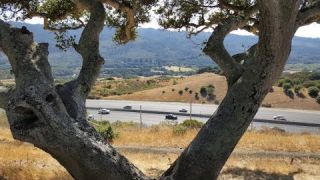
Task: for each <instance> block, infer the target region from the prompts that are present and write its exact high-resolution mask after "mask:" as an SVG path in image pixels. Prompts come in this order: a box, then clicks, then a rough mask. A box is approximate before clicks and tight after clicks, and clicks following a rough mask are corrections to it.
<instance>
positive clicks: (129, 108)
mask: <svg viewBox="0 0 320 180" xmlns="http://www.w3.org/2000/svg"><path fill="white" fill-rule="evenodd" d="M123 109H125V110H131V109H132V106H124V107H123Z"/></svg>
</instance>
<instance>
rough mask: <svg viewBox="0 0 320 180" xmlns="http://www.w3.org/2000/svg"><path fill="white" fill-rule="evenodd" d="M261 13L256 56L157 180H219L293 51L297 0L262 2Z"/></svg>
mask: <svg viewBox="0 0 320 180" xmlns="http://www.w3.org/2000/svg"><path fill="white" fill-rule="evenodd" d="M259 8H260V11H261V21H260V23H261V26H263V27H261V28H260V29H261V31H260V34H259V42H258V45H257V49H256V53H255V55H254V57H252V58H251V59H250V62H249V63H248V65H247V67H244V68H245V71H244V73H243V74H242V75H241V76H240V77H239V78H238V80H237V81H236V82H235V83H233V84H230V86H229V89H228V92H227V94H226V97H225V98H224V100H223V101H222V103H221V104H220V106H219V108H218V109H217V111H216V112H215V113H214V114H213V115H212V117H211V118H210V119H209V120H208V122H207V123H206V124H205V125H204V127H203V128H202V129H201V130H200V132H199V133H198V135H197V137H196V138H195V139H194V140H193V141H192V143H191V144H190V145H189V146H188V148H187V149H186V150H185V151H184V152H183V153H182V154H181V156H180V157H179V158H178V159H177V160H176V161H175V163H174V164H173V165H172V166H171V167H170V169H168V170H167V171H166V172H165V173H164V174H163V176H162V177H161V179H175V180H188V179H190V180H193V179H201V180H206V179H208V180H212V179H217V177H218V175H219V173H220V171H221V169H222V167H223V166H224V164H225V162H226V161H227V159H228V157H229V156H230V154H231V153H232V151H233V150H234V148H235V146H236V145H237V143H238V142H239V140H240V138H241V137H242V135H243V134H244V132H245V131H246V129H247V128H248V126H249V125H250V123H251V121H252V119H253V117H254V116H255V114H256V112H257V110H258V109H259V106H260V104H261V102H262V100H263V99H264V97H265V96H266V94H267V93H268V92H269V90H270V88H271V86H272V84H273V82H274V81H275V80H276V79H277V78H278V77H279V76H280V74H281V72H282V70H283V68H284V65H285V63H286V60H287V58H288V56H289V53H290V49H291V40H292V38H293V35H294V32H295V28H294V25H295V17H296V14H297V12H298V1H291V0H288V1H284V2H282V1H268V0H264V1H261V2H260V7H259ZM209 43H210V42H208V44H209Z"/></svg>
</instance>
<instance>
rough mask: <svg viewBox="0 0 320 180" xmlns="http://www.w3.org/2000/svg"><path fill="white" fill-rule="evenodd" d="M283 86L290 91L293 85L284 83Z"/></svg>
mask: <svg viewBox="0 0 320 180" xmlns="http://www.w3.org/2000/svg"><path fill="white" fill-rule="evenodd" d="M282 87H283V89H284V90H285V91H288V90H289V89H291V88H292V85H291V84H290V83H284V84H283V85H282Z"/></svg>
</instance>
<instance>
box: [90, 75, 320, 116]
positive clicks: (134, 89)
mask: <svg viewBox="0 0 320 180" xmlns="http://www.w3.org/2000/svg"><path fill="white" fill-rule="evenodd" d="M306 74H308V73H306ZM291 76H300V75H299V74H296V75H285V76H284V77H283V78H282V79H280V80H279V81H278V82H277V83H276V84H275V86H274V87H273V88H272V90H270V93H269V94H268V95H267V96H266V98H265V100H264V102H263V105H262V106H264V107H273V108H293V109H308V110H320V104H319V103H318V102H317V96H316V97H313V96H310V95H309V92H308V91H309V89H308V88H309V87H310V86H307V84H310V83H311V84H312V85H314V86H316V87H317V86H318V85H319V84H317V83H318V80H315V81H313V80H310V79H308V77H309V76H310V73H309V75H307V76H308V77H306V79H305V80H304V81H302V80H300V81H299V82H300V84H298V85H300V86H301V87H300V89H299V92H298V93H295V92H294V86H292V87H290V88H289V89H292V92H293V93H292V94H290V93H287V90H284V89H283V87H282V86H280V85H279V82H282V81H283V79H286V78H288V77H289V78H291V79H292V80H291V81H292V82H296V79H294V78H293V77H291ZM151 82H152V83H151ZM279 86H280V87H279ZM226 91H227V84H226V80H225V78H224V77H223V76H220V75H216V74H213V73H203V74H198V75H193V76H187V77H166V78H160V77H153V78H136V79H126V80H123V79H120V80H100V81H98V82H97V84H96V86H95V88H94V90H93V92H92V93H91V96H90V97H91V98H97V99H119V100H139V101H141V100H144V101H170V102H191V101H192V102H193V103H215V104H219V103H220V102H221V101H222V99H223V97H224V96H225V94H226Z"/></svg>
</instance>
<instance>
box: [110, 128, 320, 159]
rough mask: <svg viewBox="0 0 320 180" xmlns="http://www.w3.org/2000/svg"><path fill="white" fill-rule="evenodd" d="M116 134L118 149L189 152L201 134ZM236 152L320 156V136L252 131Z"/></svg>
mask: <svg viewBox="0 0 320 180" xmlns="http://www.w3.org/2000/svg"><path fill="white" fill-rule="evenodd" d="M116 131H118V132H119V137H118V138H117V139H116V140H115V141H114V145H115V146H139V147H140V146H145V147H174V148H185V147H186V146H187V145H188V144H189V143H190V142H191V140H192V139H193V138H194V137H195V135H196V134H197V132H198V131H197V130H188V131H187V132H186V134H184V135H175V134H174V133H173V130H172V127H169V126H154V127H152V128H144V129H142V130H137V128H135V127H132V128H130V127H126V128H120V129H116ZM236 150H245V151H246V150H250V151H284V152H313V153H315V152H317V153H320V136H319V135H312V134H290V133H281V132H277V131H273V130H266V131H248V132H246V133H245V135H244V136H243V137H242V139H241V141H240V142H239V144H238V145H237V147H236Z"/></svg>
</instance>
